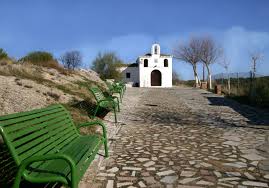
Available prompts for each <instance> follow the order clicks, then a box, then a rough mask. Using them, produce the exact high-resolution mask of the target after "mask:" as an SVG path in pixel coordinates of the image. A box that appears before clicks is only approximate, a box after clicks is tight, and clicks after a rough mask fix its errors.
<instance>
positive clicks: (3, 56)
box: [0, 48, 8, 60]
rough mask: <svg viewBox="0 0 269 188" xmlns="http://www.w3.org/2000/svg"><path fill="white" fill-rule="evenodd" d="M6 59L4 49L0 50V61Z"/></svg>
mask: <svg viewBox="0 0 269 188" xmlns="http://www.w3.org/2000/svg"><path fill="white" fill-rule="evenodd" d="M7 58H8V55H7V53H6V52H5V51H4V49H2V48H0V60H2V59H7Z"/></svg>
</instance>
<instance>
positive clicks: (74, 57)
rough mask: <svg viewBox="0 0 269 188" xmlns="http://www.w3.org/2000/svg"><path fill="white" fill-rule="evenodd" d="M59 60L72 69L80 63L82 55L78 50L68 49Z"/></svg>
mask: <svg viewBox="0 0 269 188" xmlns="http://www.w3.org/2000/svg"><path fill="white" fill-rule="evenodd" d="M60 61H61V62H62V63H63V65H64V67H65V68H67V69H72V70H74V69H75V68H78V67H80V66H81V64H82V55H81V53H80V52H79V51H76V50H74V51H69V52H65V53H64V54H63V55H62V56H61V57H60Z"/></svg>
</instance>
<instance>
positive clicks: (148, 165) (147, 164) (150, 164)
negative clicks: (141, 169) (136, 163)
mask: <svg viewBox="0 0 269 188" xmlns="http://www.w3.org/2000/svg"><path fill="white" fill-rule="evenodd" d="M154 164H155V162H154V161H149V162H146V163H145V164H143V166H145V167H150V166H152V165H154Z"/></svg>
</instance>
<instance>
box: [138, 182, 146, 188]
mask: <svg viewBox="0 0 269 188" xmlns="http://www.w3.org/2000/svg"><path fill="white" fill-rule="evenodd" d="M138 185H139V186H140V187H141V188H142V187H147V186H146V185H145V183H144V182H143V181H139V182H138Z"/></svg>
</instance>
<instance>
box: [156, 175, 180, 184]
mask: <svg viewBox="0 0 269 188" xmlns="http://www.w3.org/2000/svg"><path fill="white" fill-rule="evenodd" d="M177 179H178V177H177V176H165V177H163V178H162V179H161V180H160V181H161V182H163V183H167V184H172V183H174V182H175V181H176V180H177Z"/></svg>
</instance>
